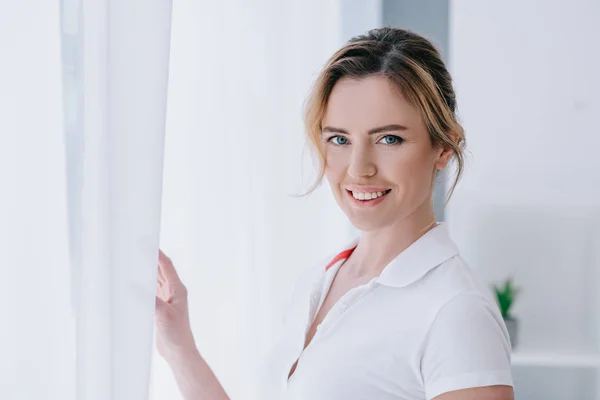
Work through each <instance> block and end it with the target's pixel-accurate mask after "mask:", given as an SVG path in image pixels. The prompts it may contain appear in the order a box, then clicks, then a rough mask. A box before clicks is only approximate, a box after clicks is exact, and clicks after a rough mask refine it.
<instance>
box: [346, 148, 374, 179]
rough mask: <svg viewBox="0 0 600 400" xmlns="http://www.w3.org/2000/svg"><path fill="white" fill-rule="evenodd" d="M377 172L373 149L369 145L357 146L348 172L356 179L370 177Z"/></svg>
mask: <svg viewBox="0 0 600 400" xmlns="http://www.w3.org/2000/svg"><path fill="white" fill-rule="evenodd" d="M376 173H377V167H376V166H375V163H374V162H373V157H372V154H371V150H370V149H369V148H368V146H365V147H362V146H358V145H357V146H355V147H354V148H353V151H352V156H351V158H350V165H349V166H348V174H349V175H350V176H351V177H352V178H354V179H360V178H370V177H372V176H373V175H375V174H376Z"/></svg>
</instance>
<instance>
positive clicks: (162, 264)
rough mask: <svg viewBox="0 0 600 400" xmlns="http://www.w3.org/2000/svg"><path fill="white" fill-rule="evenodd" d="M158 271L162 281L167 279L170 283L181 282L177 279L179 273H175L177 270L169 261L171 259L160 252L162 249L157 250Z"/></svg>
mask: <svg viewBox="0 0 600 400" xmlns="http://www.w3.org/2000/svg"><path fill="white" fill-rule="evenodd" d="M158 273H159V279H161V278H162V281H163V282H164V281H168V282H170V283H181V280H180V279H179V275H177V271H176V270H175V267H174V266H173V263H172V262H171V259H170V258H169V257H167V256H166V255H165V253H163V252H162V250H160V249H159V250H158Z"/></svg>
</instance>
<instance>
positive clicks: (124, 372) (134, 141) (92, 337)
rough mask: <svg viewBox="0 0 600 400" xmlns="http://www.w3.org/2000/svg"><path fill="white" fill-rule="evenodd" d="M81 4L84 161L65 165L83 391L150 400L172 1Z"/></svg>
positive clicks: (87, 395) (83, 395) (81, 395)
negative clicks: (75, 173)
mask: <svg viewBox="0 0 600 400" xmlns="http://www.w3.org/2000/svg"><path fill="white" fill-rule="evenodd" d="M80 11H81V12H80V13H79V14H78V15H79V16H80V18H81V22H82V24H81V25H82V28H83V29H82V30H81V31H80V32H79V38H80V40H81V41H82V46H80V47H79V49H80V50H81V51H82V54H80V55H79V56H80V57H81V60H82V62H81V68H82V73H81V74H79V76H80V77H81V78H82V79H81V81H79V82H78V83H79V84H80V85H81V86H82V90H81V91H82V93H83V94H82V99H83V106H82V107H81V108H80V110H81V112H82V113H83V117H82V120H83V124H82V125H83V130H82V131H81V133H80V134H82V135H83V141H84V144H83V145H82V146H80V148H81V149H82V150H83V155H82V157H81V158H82V160H83V162H82V164H80V165H76V166H69V167H68V168H67V169H68V170H72V169H77V168H82V172H81V176H82V180H81V183H82V185H81V187H77V184H78V182H74V181H70V182H69V183H70V184H72V185H75V186H76V188H75V189H73V188H71V189H72V190H71V192H76V193H77V194H78V195H79V196H80V198H79V200H80V201H81V208H80V211H81V213H80V214H79V215H72V216H71V217H72V220H77V219H80V223H79V224H78V225H79V226H80V227H81V232H75V231H72V232H71V233H72V234H73V235H79V234H81V236H80V237H81V239H80V244H81V248H80V249H79V251H80V252H81V258H80V261H81V263H80V264H79V265H75V267H74V269H75V272H76V273H75V274H74V276H76V277H77V278H78V279H79V281H78V282H76V284H75V286H76V287H77V288H78V289H79V293H78V296H77V301H76V305H77V306H76V321H77V374H78V379H77V382H78V390H77V398H78V399H86V400H88V399H89V400H95V399H98V400H100V399H114V400H117V399H123V400H125V399H146V398H148V390H149V389H148V382H149V373H150V360H151V354H152V353H151V349H152V333H153V312H154V294H155V288H156V264H157V262H156V260H157V253H158V237H159V228H160V200H161V186H162V181H161V176H162V158H163V147H164V146H163V143H164V130H165V116H166V88H167V77H168V60H169V39H170V22H171V20H170V17H171V3H170V2H169V1H165V0H153V1H147V0H145V1H140V0H125V1H124V0H119V1H111V0H84V1H83V2H82V3H81V10H80ZM79 140H81V138H79ZM70 210H71V211H72V212H75V211H77V208H70ZM75 254H77V251H75ZM75 260H77V258H75Z"/></svg>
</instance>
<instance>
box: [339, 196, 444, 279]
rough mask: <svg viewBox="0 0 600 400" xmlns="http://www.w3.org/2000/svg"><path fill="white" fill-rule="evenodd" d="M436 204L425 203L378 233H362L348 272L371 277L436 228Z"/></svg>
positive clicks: (357, 275) (352, 274)
mask: <svg viewBox="0 0 600 400" xmlns="http://www.w3.org/2000/svg"><path fill="white" fill-rule="evenodd" d="M436 225H437V224H436V221H435V215H434V212H433V204H432V203H431V202H425V203H424V204H423V206H421V207H420V208H419V209H417V210H415V211H414V212H413V213H411V214H410V215H407V216H406V217H405V218H403V219H400V220H398V221H397V222H395V223H393V224H391V225H388V226H386V227H384V228H382V229H378V230H376V231H368V232H363V233H362V235H361V237H360V240H359V242H358V245H357V246H356V249H355V250H354V252H353V253H352V257H351V258H350V259H349V260H348V261H349V262H350V266H349V268H348V269H347V272H348V273H349V274H350V275H351V276H353V277H356V278H361V277H365V278H372V277H375V276H379V274H380V273H381V271H383V269H384V268H385V267H386V265H388V264H389V263H390V262H391V261H392V260H393V259H394V258H396V256H397V255H398V254H400V253H401V252H403V251H404V250H406V249H407V248H408V247H409V246H410V245H411V244H413V243H414V242H415V241H416V240H417V239H419V238H420V237H421V236H423V235H424V234H425V233H427V232H428V231H429V230H431V229H432V228H434V227H435V226H436Z"/></svg>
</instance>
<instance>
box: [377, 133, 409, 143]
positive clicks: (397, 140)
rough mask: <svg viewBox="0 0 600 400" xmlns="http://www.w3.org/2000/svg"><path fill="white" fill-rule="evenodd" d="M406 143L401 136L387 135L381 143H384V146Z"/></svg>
mask: <svg viewBox="0 0 600 400" xmlns="http://www.w3.org/2000/svg"><path fill="white" fill-rule="evenodd" d="M403 141H404V139H402V138H401V137H400V136H395V135H386V136H384V137H382V138H381V139H380V140H379V142H380V143H383V144H389V145H392V144H400V143H402V142H403Z"/></svg>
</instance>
